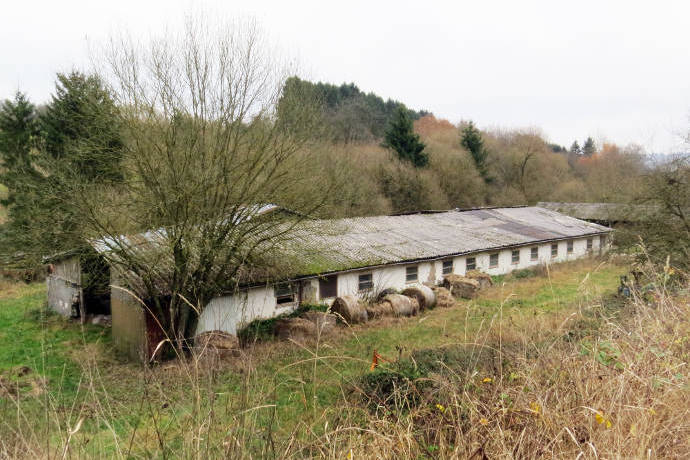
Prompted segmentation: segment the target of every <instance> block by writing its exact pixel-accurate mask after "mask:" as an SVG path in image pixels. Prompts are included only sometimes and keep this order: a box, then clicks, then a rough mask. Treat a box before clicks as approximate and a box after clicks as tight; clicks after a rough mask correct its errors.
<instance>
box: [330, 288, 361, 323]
mask: <svg viewBox="0 0 690 460" xmlns="http://www.w3.org/2000/svg"><path fill="white" fill-rule="evenodd" d="M331 310H332V311H333V313H335V314H336V315H337V316H339V317H340V318H341V319H342V320H343V321H344V322H345V323H347V324H357V323H365V322H367V320H368V319H369V315H368V314H367V310H366V308H365V307H364V304H363V302H362V301H361V300H360V299H358V298H357V297H356V296H353V295H345V296H342V297H337V298H336V299H335V300H334V301H333V305H331Z"/></svg>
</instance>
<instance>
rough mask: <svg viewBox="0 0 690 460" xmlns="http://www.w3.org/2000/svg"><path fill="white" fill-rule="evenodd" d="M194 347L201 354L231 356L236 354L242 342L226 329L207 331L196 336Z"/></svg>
mask: <svg viewBox="0 0 690 460" xmlns="http://www.w3.org/2000/svg"><path fill="white" fill-rule="evenodd" d="M194 348H195V351H196V352H197V353H199V354H202V355H203V354H215V355H218V356H221V357H223V356H229V355H234V354H236V352H237V350H238V349H239V348H240V342H239V340H238V339H237V337H235V336H234V335H232V334H229V333H227V332H224V331H206V332H202V333H201V334H199V335H197V336H196V337H195V338H194Z"/></svg>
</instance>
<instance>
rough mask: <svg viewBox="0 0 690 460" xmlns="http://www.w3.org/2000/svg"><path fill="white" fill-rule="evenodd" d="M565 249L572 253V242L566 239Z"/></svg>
mask: <svg viewBox="0 0 690 460" xmlns="http://www.w3.org/2000/svg"><path fill="white" fill-rule="evenodd" d="M567 250H568V254H572V253H573V242H572V241H568V245H567Z"/></svg>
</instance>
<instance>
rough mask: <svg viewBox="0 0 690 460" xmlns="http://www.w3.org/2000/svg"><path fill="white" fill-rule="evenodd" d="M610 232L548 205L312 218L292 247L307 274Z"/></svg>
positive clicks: (291, 243)
mask: <svg viewBox="0 0 690 460" xmlns="http://www.w3.org/2000/svg"><path fill="white" fill-rule="evenodd" d="M608 231H610V229H609V228H608V227H604V226H601V225H597V224H593V223H589V222H585V221H582V220H579V219H575V218H573V217H569V216H566V215H563V214H560V213H558V212H554V211H551V210H548V209H543V208H539V207H515V208H494V209H477V210H467V211H458V210H454V211H448V212H438V213H431V214H423V213H420V214H411V215H410V214H408V215H400V216H376V217H357V218H349V219H337V220H321V221H316V222H314V221H312V222H310V223H309V227H308V228H306V229H303V230H301V231H299V232H298V233H297V234H296V235H295V236H294V238H293V239H292V241H291V242H290V244H289V246H290V249H291V252H292V251H294V252H295V254H301V255H302V256H303V257H304V259H305V260H306V261H307V265H309V266H310V269H309V270H308V271H309V273H302V274H303V275H309V274H317V273H327V272H331V271H340V270H346V269H350V268H358V267H363V266H368V265H381V264H390V263H397V262H403V261H408V260H420V259H434V258H440V257H444V256H449V255H455V254H465V253H472V252H480V251H486V250H490V249H495V248H502V247H506V246H517V245H525V244H530V243H535V242H538V241H548V240H557V239H564V238H572V237H579V236H584V235H592V234H597V233H605V232H608ZM310 262H312V263H311V264H310Z"/></svg>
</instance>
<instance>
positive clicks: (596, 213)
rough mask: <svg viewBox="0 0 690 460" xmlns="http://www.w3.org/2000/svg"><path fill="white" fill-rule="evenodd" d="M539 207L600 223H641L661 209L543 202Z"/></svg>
mask: <svg viewBox="0 0 690 460" xmlns="http://www.w3.org/2000/svg"><path fill="white" fill-rule="evenodd" d="M537 206H539V207H541V208H545V209H550V210H552V211H556V212H560V213H563V214H566V215H568V216H572V217H576V218H578V219H585V220H595V221H599V222H640V221H644V220H647V219H649V218H651V217H652V216H654V215H655V214H656V213H657V212H658V211H659V207H658V206H654V205H631V204H624V203H558V202H552V201H541V202H539V203H537Z"/></svg>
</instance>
